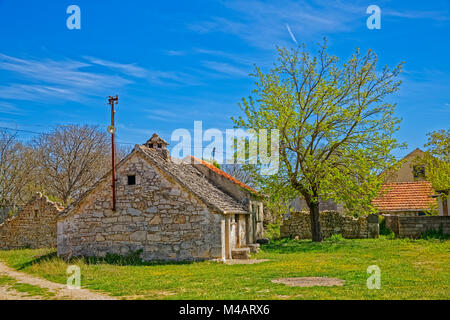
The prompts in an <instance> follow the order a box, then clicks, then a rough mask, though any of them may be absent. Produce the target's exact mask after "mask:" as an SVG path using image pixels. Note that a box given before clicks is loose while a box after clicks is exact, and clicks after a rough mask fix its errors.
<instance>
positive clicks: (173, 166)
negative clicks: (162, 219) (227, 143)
mask: <svg viewBox="0 0 450 320" xmlns="http://www.w3.org/2000/svg"><path fill="white" fill-rule="evenodd" d="M138 149H139V150H140V151H142V152H143V153H144V154H145V155H146V156H147V158H148V159H149V160H150V161H151V162H153V164H154V165H156V166H157V167H158V168H159V169H160V170H162V171H164V172H165V173H167V174H168V175H170V176H171V177H172V178H173V179H174V180H175V181H177V182H178V183H179V184H181V185H182V186H183V187H185V188H186V189H188V190H189V191H191V192H192V193H194V194H195V195H196V196H197V197H198V198H199V199H200V200H201V201H203V202H204V203H205V204H207V205H209V206H211V207H213V208H214V209H216V210H217V211H219V212H221V213H224V214H225V213H248V209H247V208H246V207H245V206H244V205H243V204H242V203H240V202H238V201H236V200H235V199H233V198H232V197H230V196H229V195H227V194H226V193H224V192H222V191H221V190H220V189H219V188H217V187H216V186H214V185H213V184H212V183H211V182H210V181H208V180H207V179H206V178H205V177H204V176H203V175H202V174H201V173H200V171H198V170H197V169H196V168H195V167H194V166H192V165H189V164H186V163H183V162H181V163H176V162H174V161H168V160H166V159H164V158H163V157H162V156H161V154H160V153H159V152H158V151H157V150H156V149H152V148H147V147H145V146H138Z"/></svg>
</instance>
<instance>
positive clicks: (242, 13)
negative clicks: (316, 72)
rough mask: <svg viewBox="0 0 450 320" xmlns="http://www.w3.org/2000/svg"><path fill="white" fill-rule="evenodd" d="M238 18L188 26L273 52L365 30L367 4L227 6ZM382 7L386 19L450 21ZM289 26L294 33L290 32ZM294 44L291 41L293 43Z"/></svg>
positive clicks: (245, 2)
mask: <svg viewBox="0 0 450 320" xmlns="http://www.w3.org/2000/svg"><path fill="white" fill-rule="evenodd" d="M223 5H224V6H225V7H227V9H231V10H232V11H234V12H235V13H236V14H235V15H234V16H235V17H233V18H224V17H221V16H214V17H211V18H210V19H208V20H203V21H198V22H195V23H190V24H188V27H189V28H190V29H191V30H193V31H195V32H198V33H200V34H206V33H211V32H223V33H228V34H233V35H235V36H237V37H239V38H240V39H242V40H244V41H245V42H246V43H249V44H250V45H252V46H255V47H259V48H264V49H273V48H274V46H275V45H276V44H279V45H285V44H287V43H288V42H287V41H288V39H289V37H291V38H292V35H293V34H295V38H296V40H298V41H299V42H305V40H310V39H316V38H317V36H323V35H324V34H325V33H336V32H347V31H352V30H355V29H356V28H361V29H362V28H365V27H366V25H365V19H366V17H367V14H366V9H367V6H368V4H367V1H356V2H352V3H349V2H346V1H339V0H335V1H330V0H312V1H306V0H295V1H294V0H280V1H276V2H267V1H260V0H231V1H226V2H223ZM388 6H391V5H388V4H387V3H382V4H380V7H381V12H382V16H390V17H392V18H409V19H431V20H434V21H443V20H448V19H450V18H449V15H448V12H443V11H442V12H441V11H413V10H402V11H396V10H392V9H385V8H386V7H388ZM286 25H289V29H290V31H287V30H286ZM289 42H290V41H289Z"/></svg>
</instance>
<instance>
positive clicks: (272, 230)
mask: <svg viewBox="0 0 450 320" xmlns="http://www.w3.org/2000/svg"><path fill="white" fill-rule="evenodd" d="M280 227H281V222H280V221H278V222H273V223H269V224H268V225H267V226H266V237H267V238H269V239H270V240H275V239H280V237H281V233H280Z"/></svg>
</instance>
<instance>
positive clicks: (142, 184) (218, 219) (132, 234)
mask: <svg viewBox="0 0 450 320" xmlns="http://www.w3.org/2000/svg"><path fill="white" fill-rule="evenodd" d="M167 145H168V144H167V142H166V141H164V140H163V139H161V138H160V137H159V136H158V135H157V134H154V135H153V136H152V137H151V139H149V140H148V141H147V142H146V143H145V144H144V145H136V146H135V148H134V149H133V151H132V152H131V153H130V154H129V155H128V156H126V157H125V158H124V159H123V160H122V161H121V162H120V163H118V164H117V165H116V210H115V211H113V210H112V188H111V173H108V174H107V175H105V176H104V177H103V178H102V179H100V180H99V181H98V182H97V183H96V184H95V185H94V186H93V187H92V188H91V189H90V190H89V191H87V192H86V193H85V194H84V195H83V196H82V197H81V198H80V199H79V200H78V201H77V202H75V203H73V204H72V205H71V206H70V207H68V208H67V209H66V210H65V211H64V212H62V213H61V214H60V216H59V217H58V236H57V238H58V239H57V248H58V255H62V256H64V255H70V256H105V255H106V254H107V253H112V254H121V255H124V254H127V253H129V252H134V251H137V250H142V254H141V258H142V259H143V260H202V259H231V258H233V257H234V256H237V255H239V254H240V253H242V252H244V253H245V255H246V256H247V255H248V252H249V248H250V247H252V246H254V243H255V241H256V239H258V238H259V237H262V236H263V228H262V223H263V221H262V220H263V216H262V212H263V204H262V201H261V199H260V198H259V196H258V193H257V192H256V191H255V190H253V189H251V188H250V187H248V186H246V185H244V184H243V183H241V182H240V181H237V180H236V179H234V178H233V177H231V176H228V175H227V174H226V173H225V172H223V171H222V170H220V169H218V168H216V167H214V166H212V165H210V164H208V163H207V162H204V161H201V160H198V159H195V158H192V157H190V158H188V159H184V160H178V159H173V158H171V157H170V156H169V151H168V150H167V148H166V147H167Z"/></svg>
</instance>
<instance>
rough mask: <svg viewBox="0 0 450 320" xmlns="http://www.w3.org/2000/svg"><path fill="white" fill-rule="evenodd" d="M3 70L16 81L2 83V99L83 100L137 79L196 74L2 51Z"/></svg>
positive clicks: (168, 80) (183, 81) (158, 80)
mask: <svg viewBox="0 0 450 320" xmlns="http://www.w3.org/2000/svg"><path fill="white" fill-rule="evenodd" d="M0 70H3V72H9V73H11V75H12V77H10V78H11V79H13V80H10V81H9V83H8V82H3V84H2V85H0V98H3V99H10V100H30V101H31V100H33V101H49V100H51V101H53V100H58V101H80V100H83V99H85V100H86V99H88V98H90V97H93V96H98V95H104V92H107V91H108V92H109V91H115V92H117V91H119V89H120V88H123V87H125V86H127V85H129V84H131V83H134V82H135V81H136V80H138V79H140V81H142V80H145V81H148V82H149V83H151V84H154V85H172V84H175V85H187V84H188V85H190V84H192V83H194V82H195V81H196V80H195V79H194V77H193V76H192V75H188V74H184V73H182V72H178V71H162V70H151V69H145V68H143V67H140V66H138V65H136V64H134V63H128V64H127V63H118V62H113V61H109V60H105V59H100V58H95V57H84V59H82V60H78V61H77V60H72V59H65V60H51V59H37V58H26V59H25V58H18V57H13V56H9V55H6V54H2V53H0Z"/></svg>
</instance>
